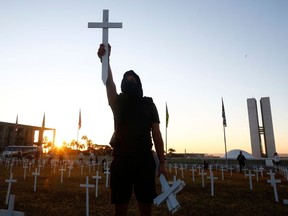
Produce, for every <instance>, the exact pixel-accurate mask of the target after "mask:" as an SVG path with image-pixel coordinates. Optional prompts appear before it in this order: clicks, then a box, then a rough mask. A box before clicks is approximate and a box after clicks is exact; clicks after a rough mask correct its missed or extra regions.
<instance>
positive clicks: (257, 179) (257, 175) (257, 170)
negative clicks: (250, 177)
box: [254, 168, 261, 182]
mask: <svg viewBox="0 0 288 216" xmlns="http://www.w3.org/2000/svg"><path fill="white" fill-rule="evenodd" d="M254 172H255V174H256V181H257V182H258V181H259V173H260V172H261V171H260V170H259V169H257V168H256V169H255V170H254Z"/></svg>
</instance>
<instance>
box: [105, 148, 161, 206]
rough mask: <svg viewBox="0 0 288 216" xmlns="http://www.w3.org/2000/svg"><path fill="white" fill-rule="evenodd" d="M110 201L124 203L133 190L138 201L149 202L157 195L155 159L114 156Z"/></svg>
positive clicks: (151, 157) (128, 199)
mask: <svg viewBox="0 0 288 216" xmlns="http://www.w3.org/2000/svg"><path fill="white" fill-rule="evenodd" d="M110 187H111V203H112V204H124V203H128V202H129V201H130V198H131V196H132V193H133V192H134V194H135V197H136V199H137V201H138V202H143V203H151V202H153V199H154V198H155V197H156V196H157V193H156V188H155V161H154V158H153V156H152V153H151V155H148V156H144V157H135V158H134V157H133V158H131V157H119V156H116V157H114V160H113V162H112V164H111V180H110Z"/></svg>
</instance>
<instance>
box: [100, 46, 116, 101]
mask: <svg viewBox="0 0 288 216" xmlns="http://www.w3.org/2000/svg"><path fill="white" fill-rule="evenodd" d="M108 51H109V54H108V55H109V61H108V64H109V67H108V68H109V69H108V78H107V81H106V91H107V98H108V103H109V105H110V106H111V107H112V106H113V105H114V103H115V101H116V98H117V91H116V86H115V83H114V80H113V75H112V70H111V67H110V53H111V46H110V45H108ZM105 53H106V47H105V45H104V44H100V46H99V49H98V57H99V58H100V61H101V62H102V56H104V55H105Z"/></svg>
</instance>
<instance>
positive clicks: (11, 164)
mask: <svg viewBox="0 0 288 216" xmlns="http://www.w3.org/2000/svg"><path fill="white" fill-rule="evenodd" d="M13 166H14V163H10V173H12V170H13Z"/></svg>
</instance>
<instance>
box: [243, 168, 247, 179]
mask: <svg viewBox="0 0 288 216" xmlns="http://www.w3.org/2000/svg"><path fill="white" fill-rule="evenodd" d="M242 171H244V176H245V179H246V175H247V172H246V171H248V169H247V168H244V169H242Z"/></svg>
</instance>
